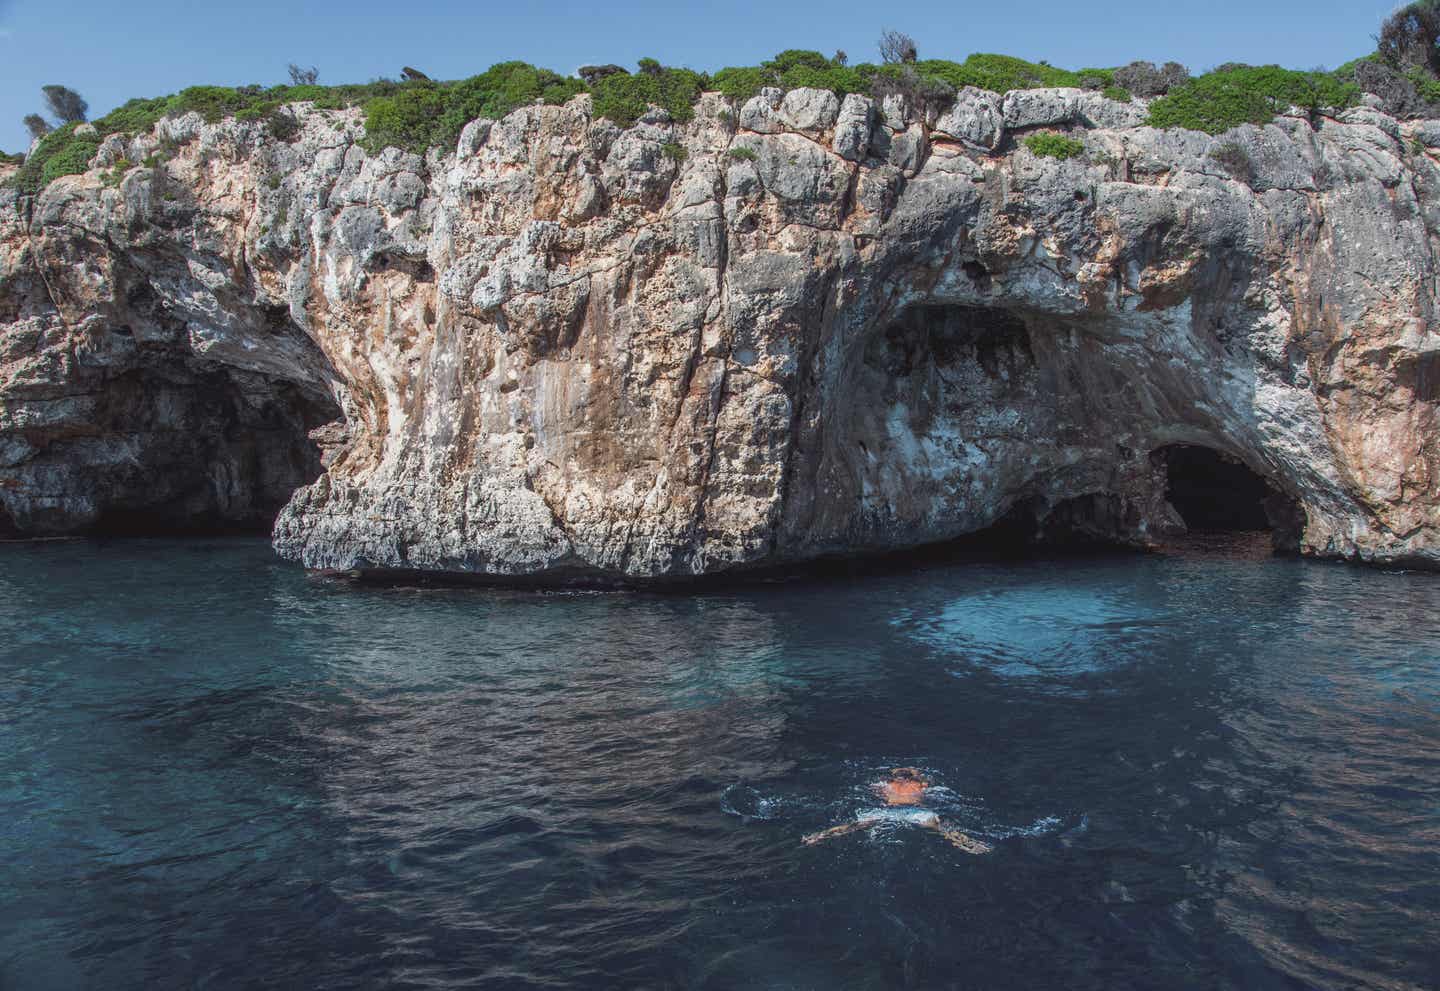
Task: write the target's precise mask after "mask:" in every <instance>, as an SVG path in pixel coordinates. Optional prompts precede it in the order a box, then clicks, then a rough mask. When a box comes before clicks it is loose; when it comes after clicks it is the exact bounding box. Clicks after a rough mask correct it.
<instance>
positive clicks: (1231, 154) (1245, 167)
mask: <svg viewBox="0 0 1440 991" xmlns="http://www.w3.org/2000/svg"><path fill="white" fill-rule="evenodd" d="M1210 159H1211V160H1212V161H1214V162H1215V164H1216V165H1219V166H1220V167H1221V168H1222V169H1224V170H1225V171H1226V172H1228V173H1230V175H1231V177H1232V178H1235V179H1239V180H1240V181H1241V182H1244V183H1249V182H1250V181H1251V180H1252V179H1254V178H1255V163H1254V162H1252V161H1251V160H1250V153H1249V152H1247V151H1246V150H1245V149H1244V148H1242V147H1241V146H1240V145H1238V144H1236V143H1235V142H1233V141H1227V142H1225V143H1224V144H1222V145H1219V146H1218V147H1216V148H1213V149H1212V150H1211V151H1210Z"/></svg>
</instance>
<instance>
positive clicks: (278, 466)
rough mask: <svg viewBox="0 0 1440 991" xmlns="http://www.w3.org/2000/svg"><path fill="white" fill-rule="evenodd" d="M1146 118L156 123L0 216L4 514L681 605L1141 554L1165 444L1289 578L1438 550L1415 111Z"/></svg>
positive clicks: (971, 111)
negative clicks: (851, 559)
mask: <svg viewBox="0 0 1440 991" xmlns="http://www.w3.org/2000/svg"><path fill="white" fill-rule="evenodd" d="M1142 111H1143V104H1139V103H1137V104H1134V105H1121V104H1115V105H1113V106H1110V105H1109V103H1108V101H1105V100H1104V98H1103V97H1101V96H1100V95H1099V94H1096V93H1088V92H1082V91H1079V90H1045V91H1034V92H1031V93H1026V94H1011V96H1010V97H1008V98H1005V99H1003V100H1002V99H1001V98H998V97H995V96H994V94H986V93H981V92H980V91H975V90H964V91H962V92H961V94H960V95H959V98H958V99H957V102H956V104H955V106H954V107H952V108H951V109H950V110H948V111H947V112H945V113H944V114H940V115H938V116H937V117H934V118H933V119H931V118H927V117H926V116H925V115H924V114H923V113H919V112H917V111H916V110H914V109H913V108H911V107H909V106H908V105H907V104H906V102H905V101H903V100H900V99H898V98H896V99H892V100H890V101H887V102H886V104H885V105H884V106H883V107H882V106H877V105H874V104H873V103H872V102H871V101H869V100H867V99H865V98H863V97H858V96H849V97H846V98H845V100H844V101H838V100H836V99H835V97H834V96H833V95H831V94H829V93H825V92H820V91H792V92H791V93H788V94H782V93H781V92H780V91H778V90H774V91H771V90H767V91H766V92H765V93H763V94H761V95H760V96H757V97H756V98H754V99H753V100H751V101H749V102H748V103H747V104H745V106H744V107H743V108H738V112H737V108H735V107H733V106H731V105H730V104H729V103H728V102H727V101H726V100H724V99H723V98H722V97H720V96H719V95H717V94H707V95H706V96H704V97H703V98H702V99H701V102H700V104H699V105H698V106H697V108H696V115H695V118H694V119H693V120H692V121H689V122H687V123H684V124H679V123H675V122H674V121H672V120H671V119H670V118H669V116H668V115H666V114H665V113H663V112H661V111H653V112H652V113H650V114H648V115H646V116H645V117H643V118H642V119H641V120H640V121H639V122H638V123H637V124H636V125H635V126H634V127H632V128H629V129H624V130H622V129H620V128H618V127H616V126H615V125H614V124H612V123H610V122H608V121H603V120H597V119H595V118H594V116H593V111H592V106H591V101H590V99H589V98H588V97H579V98H577V99H575V100H573V101H571V102H570V103H569V104H567V105H566V106H563V107H543V106H536V107H526V108H523V109H521V110H517V111H516V112H514V113H512V114H510V115H509V116H508V117H506V118H505V119H504V120H501V121H495V122H487V123H485V124H483V125H472V126H471V127H467V128H466V130H465V133H464V135H462V138H461V140H460V142H459V145H460V147H459V148H458V149H456V150H447V151H450V153H449V154H441V153H439V152H436V151H432V152H431V154H430V155H429V156H428V157H427V158H426V159H424V160H422V159H421V158H420V157H419V156H415V155H408V154H404V153H401V152H399V151H397V150H395V149H390V150H387V151H386V152H384V153H383V154H380V155H376V156H370V155H367V154H366V153H365V152H364V151H362V150H361V148H360V146H359V144H358V143H357V139H358V138H359V137H360V136H361V134H362V131H361V125H360V121H359V115H358V114H357V113H356V112H354V111H335V112H322V111H316V110H313V109H310V108H308V107H304V106H302V107H301V108H300V110H299V113H298V117H299V121H300V124H301V130H300V133H299V135H298V136H297V137H296V138H295V140H294V141H293V142H291V143H285V142H280V141H277V140H274V139H273V138H270V137H269V136H268V135H267V133H266V132H265V130H264V128H263V125H261V124H259V123H242V122H236V121H226V122H223V123H220V124H213V125H211V124H205V123H203V122H202V121H200V120H199V119H198V118H185V119H181V120H178V121H166V122H163V123H162V124H161V125H160V126H159V127H158V128H157V131H164V132H165V133H164V134H163V135H160V134H157V135H155V136H149V135H146V136H141V137H139V138H135V139H133V140H131V141H130V142H129V147H127V148H123V149H120V148H117V149H111V152H112V153H113V155H112V158H113V157H114V156H120V157H123V158H124V159H126V160H128V161H131V162H134V161H143V160H145V159H146V158H147V156H149V155H151V154H153V153H155V152H157V151H161V140H162V137H163V138H164V140H165V147H166V148H172V149H173V151H171V152H169V153H168V155H169V157H166V158H165V159H164V160H163V161H162V162H159V163H157V164H156V165H155V167H154V168H135V169H132V170H131V171H129V172H128V173H127V174H125V176H124V177H123V179H122V180H121V181H120V182H119V184H118V186H111V185H107V183H106V181H105V179H104V177H103V176H102V174H101V173H100V172H99V171H98V169H97V171H94V172H91V173H90V174H87V175H83V176H75V177H69V178H63V179H60V180H57V181H56V182H54V183H52V184H51V185H50V186H49V187H48V188H47V189H46V190H45V191H44V193H43V194H41V195H40V196H39V197H37V198H35V199H33V200H22V201H19V202H16V203H13V204H6V205H4V206H0V507H3V512H0V525H3V526H7V527H9V528H10V529H11V530H13V531H17V532H20V533H59V532H79V531H84V530H86V529H90V528H93V527H95V526H97V525H99V524H100V523H101V521H103V520H104V519H105V518H106V514H107V513H112V512H118V511H122V510H123V511H125V512H143V513H148V514H151V515H154V516H165V517H166V518H170V519H172V520H173V521H174V523H175V524H176V525H180V524H185V523H194V522H196V521H203V520H211V519H240V518H244V519H252V518H257V517H259V516H263V514H264V513H265V512H267V511H271V510H273V508H274V506H275V505H276V504H278V502H279V500H280V499H281V498H283V494H288V493H289V491H290V490H291V489H294V488H296V487H297V486H298V487H299V488H298V491H295V492H294V495H293V498H291V499H290V500H289V502H288V504H287V505H286V506H285V508H284V510H283V511H282V512H280V514H279V518H278V520H277V521H276V524H275V529H274V535H275V543H276V547H277V548H278V549H279V550H280V552H281V553H282V554H285V555H286V556H288V557H291V558H294V559H296V560H298V561H301V562H303V563H304V564H306V565H307V566H310V567H314V568H336V569H362V570H363V569H375V570H391V569H405V570H424V571H443V572H456V573H466V574H476V575H488V576H512V577H513V576H540V577H554V578H562V577H570V576H578V577H589V578H601V579H662V578H679V577H686V576H695V575H702V574H713V573H717V572H724V571H730V570H735V569H743V568H754V567H760V566H766V565H775V564H782V563H787V562H794V561H800V560H806V559H811V558H815V557H819V556H825V555H835V554H855V553H861V552H870V551H880V550H891V549H897V548H905V547H910V546H914V545H919V544H924V543H930V542H937V541H944V540H948V539H951V538H955V537H958V536H961V535H965V534H969V533H973V532H975V531H978V530H982V529H984V528H987V527H990V526H992V525H994V524H996V523H997V522H999V521H1002V520H1005V521H1008V522H1010V523H1013V522H1014V521H1015V520H1016V519H1022V520H1023V521H1025V526H1026V527H1028V529H1029V530H1030V531H1032V532H1041V533H1052V532H1054V531H1055V530H1056V529H1057V528H1063V529H1067V530H1071V531H1077V532H1083V533H1089V534H1091V535H1100V536H1105V537H1108V538H1109V539H1117V540H1122V541H1128V542H1133V543H1149V542H1151V541H1153V540H1155V539H1157V538H1159V537H1161V536H1163V535H1165V534H1170V533H1173V532H1175V531H1177V530H1179V529H1183V522H1182V521H1181V520H1180V518H1179V516H1177V514H1176V512H1175V510H1174V508H1173V507H1172V506H1171V505H1170V503H1169V502H1168V501H1167V499H1166V494H1165V488H1166V470H1165V464H1164V459H1163V458H1161V457H1159V456H1158V455H1157V452H1160V451H1162V450H1163V449H1165V448H1167V447H1170V446H1173V445H1189V446H1198V447H1205V448H1210V449H1213V450H1216V451H1219V452H1223V453H1224V454H1225V455H1227V456H1229V457H1230V458H1232V459H1234V460H1237V461H1239V462H1242V463H1243V464H1245V465H1246V466H1248V467H1249V468H1250V469H1251V470H1252V471H1254V472H1255V473H1257V474H1258V475H1260V476H1262V477H1263V478H1265V479H1267V480H1268V481H1269V482H1270V484H1271V485H1272V487H1273V488H1274V489H1275V490H1276V491H1277V493H1278V494H1279V496H1281V497H1283V498H1282V499H1281V501H1282V502H1285V503H1287V504H1288V506H1289V509H1288V510H1287V513H1289V514H1290V515H1293V516H1295V517H1296V518H1295V519H1293V520H1292V519H1287V520H1286V521H1285V528H1286V532H1287V533H1289V532H1295V533H1296V536H1295V538H1294V539H1295V540H1296V541H1298V545H1299V547H1300V549H1302V550H1303V551H1304V552H1306V553H1309V554H1314V555H1321V556H1334V557H1345V558H1357V559H1362V560H1366V561H1375V562H1392V561H1393V562H1407V563H1417V564H1424V565H1430V566H1437V565H1440V510H1437V504H1440V487H1437V473H1440V441H1437V436H1440V432H1437V429H1436V427H1437V422H1436V421H1437V414H1436V404H1437V400H1440V334H1437V333H1436V332H1435V331H1434V330H1433V329H1432V327H1433V321H1434V315H1433V313H1434V306H1435V285H1436V274H1437V273H1436V271H1435V266H1434V260H1433V259H1434V251H1433V240H1434V238H1435V234H1436V231H1437V230H1440V211H1437V207H1436V202H1435V191H1436V189H1437V187H1440V168H1437V166H1436V164H1435V162H1434V161H1432V159H1431V157H1430V155H1429V154H1428V152H1424V151H1422V150H1420V149H1424V148H1428V147H1429V145H1430V144H1431V143H1432V142H1431V141H1430V138H1431V135H1430V130H1429V129H1433V128H1434V127H1435V126H1436V125H1434V124H1433V123H1427V122H1414V123H1411V122H1398V121H1395V120H1393V119H1391V118H1388V117H1385V116H1384V115H1383V114H1380V113H1379V112H1378V111H1373V110H1366V111H1365V112H1364V113H1359V112H1354V111H1352V112H1349V113H1347V114H1345V115H1342V116H1341V117H1340V118H1339V119H1332V118H1323V117H1317V118H1315V119H1313V120H1312V119H1309V118H1307V117H1305V116H1303V115H1300V114H1298V113H1297V114H1296V115H1295V116H1287V117H1281V118H1279V119H1277V121H1276V122H1275V123H1273V124H1271V125H1268V126H1266V127H1263V128H1262V127H1251V126H1246V127H1242V128H1239V129H1237V130H1236V131H1234V132H1231V133H1230V134H1227V135H1223V136H1220V137H1216V138H1212V137H1209V136H1207V135H1204V134H1199V133H1195V132H1184V131H1158V130H1155V129H1152V128H1148V127H1144V126H1140V120H1141V119H1142V118H1143V112H1142ZM1035 126H1045V127H1050V128H1057V127H1058V128H1068V129H1069V130H1070V133H1071V135H1072V136H1073V137H1075V138H1077V139H1078V140H1080V141H1081V142H1082V143H1083V145H1084V147H1085V153H1084V154H1083V155H1082V156H1081V157H1079V158H1073V159H1069V160H1064V161H1061V160H1056V159H1051V158H1044V157H1039V156H1037V155H1035V154H1033V153H1032V152H1030V151H1029V150H1028V149H1026V148H1025V147H1024V145H1023V143H1021V142H1020V141H1019V140H1018V139H1019V138H1022V137H1023V136H1024V130H1023V129H1025V128H1032V127H1035ZM1011 128H1020V129H1022V130H1021V131H1020V132H1019V133H1016V132H1014V131H1012V130H1010V129H1011ZM1412 132H1413V133H1412ZM1415 138H1418V140H1412V139H1415ZM177 143H178V144H177ZM673 145H679V146H681V147H682V148H683V151H684V154H683V155H676V154H674V153H673V150H671V149H670V146H673ZM1222 145H1225V146H1234V147H1233V148H1227V150H1226V152H1225V153H1224V154H1223V155H1222V156H1219V157H1218V158H1217V157H1216V156H1214V155H1213V154H1212V153H1213V152H1215V151H1217V149H1219V148H1221V146H1222ZM1236 149H1238V151H1237V150H1236ZM1238 155H1244V156H1245V161H1246V163H1248V165H1247V167H1246V168H1244V169H1239V168H1238V167H1237V166H1236V164H1235V163H1236V162H1237V161H1238V159H1237V156H1238ZM115 160H119V159H118V158H115ZM1222 160H1223V161H1224V162H1225V163H1227V164H1226V165H1222V164H1221V161H1222ZM316 428H320V429H318V430H317V429H316ZM311 431H314V432H315V436H314V437H313V438H311V437H309V436H307V435H308V434H309V433H310V432H311ZM322 456H323V470H322ZM1301 517H1303V519H1300V518H1301ZM1277 525H1279V521H1277Z"/></svg>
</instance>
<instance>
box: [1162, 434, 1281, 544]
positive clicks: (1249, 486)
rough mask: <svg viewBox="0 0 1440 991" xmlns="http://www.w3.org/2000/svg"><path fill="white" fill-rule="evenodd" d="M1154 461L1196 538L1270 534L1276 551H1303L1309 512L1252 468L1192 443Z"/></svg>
mask: <svg viewBox="0 0 1440 991" xmlns="http://www.w3.org/2000/svg"><path fill="white" fill-rule="evenodd" d="M1153 458H1154V460H1155V461H1156V463H1157V464H1159V465H1160V466H1162V467H1163V469H1164V471H1165V479H1166V484H1165V498H1166V500H1167V501H1168V502H1169V504H1170V505H1171V506H1172V507H1173V508H1174V509H1175V512H1176V513H1177V514H1178V515H1179V516H1180V518H1181V519H1182V520H1183V521H1184V523H1185V526H1186V528H1187V530H1188V531H1189V532H1190V533H1191V534H1214V533H1269V534H1271V537H1272V540H1273V543H1274V546H1275V549H1276V550H1279V551H1294V550H1296V549H1298V547H1299V542H1300V536H1301V533H1302V531H1303V530H1304V525H1305V516H1304V510H1303V509H1302V508H1301V507H1300V504H1299V503H1298V502H1297V501H1296V500H1295V499H1294V498H1293V497H1292V496H1290V495H1288V494H1287V493H1285V492H1284V491H1282V490H1281V489H1280V488H1279V487H1277V486H1276V485H1275V484H1274V483H1273V482H1271V481H1270V480H1268V479H1266V478H1265V477H1263V476H1262V475H1260V474H1258V473H1256V472H1255V471H1253V470H1252V469H1251V468H1250V467H1249V466H1248V465H1246V464H1244V463H1243V462H1241V461H1240V460H1238V459H1236V458H1234V457H1231V456H1229V455H1226V454H1223V453H1221V452H1220V451H1216V450H1214V449H1212V448H1208V447H1201V446H1198V445H1191V444H1175V445H1171V446H1168V447H1164V448H1161V449H1160V450H1158V451H1156V452H1155V454H1154V455H1153Z"/></svg>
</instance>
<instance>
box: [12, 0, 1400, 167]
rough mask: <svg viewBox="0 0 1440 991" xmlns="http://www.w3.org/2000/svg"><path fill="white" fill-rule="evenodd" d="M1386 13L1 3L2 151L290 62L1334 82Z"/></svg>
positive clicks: (800, 1)
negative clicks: (995, 64)
mask: <svg viewBox="0 0 1440 991" xmlns="http://www.w3.org/2000/svg"><path fill="white" fill-rule="evenodd" d="M1393 7H1394V0H1358V2H1357V0H1351V2H1348V3H1345V2H1329V0H1211V2H1208V3H1178V4H1177V3H1167V2H1163V0H1160V2H1157V0H1145V2H1133V0H1125V2H1119V3H1084V4H1082V3H1076V2H1075V0H1030V2H1027V3H1016V2H995V0H989V2H986V3H967V2H965V0H908V2H906V3H903V4H896V3H886V2H878V0H868V2H854V0H823V2H821V0H731V2H729V3H724V4H705V3H696V4H682V3H679V2H678V0H677V2H657V0H633V2H632V0H584V2H577V3H559V2H541V0H528V2H527V0H507V2H503V3H494V2H488V0H471V2H457V0H447V2H430V3H427V2H423V0H346V2H344V3H339V2H333V0H330V2H307V0H288V2H280V0H245V2H243V3H226V2H223V0H222V2H218V3H217V2H214V0H186V2H178V0H127V2H125V3H115V2H114V0H106V2H103V3H100V2H92V0H0V150H4V151H17V150H23V149H24V148H25V147H26V145H27V144H28V143H29V138H28V135H27V134H26V131H25V128H24V126H23V124H22V123H21V119H22V118H23V117H24V116H25V115H26V114H27V113H33V112H36V111H38V110H40V109H42V107H41V95H40V87H41V86H43V85H45V84H47V83H61V84H63V85H67V86H70V87H71V88H72V89H75V90H78V91H79V92H80V94H81V95H82V96H84V97H85V99H86V100H88V101H89V103H90V115H91V117H99V116H101V115H103V114H105V113H106V112H108V111H110V110H111V109H113V108H115V107H117V106H119V105H120V104H122V103H124V102H125V101H126V100H128V99H130V98H131V97H135V96H146V97H149V96H161V95H164V94H167V93H173V92H175V91H177V90H180V89H183V88H184V87H186V86H193V85H197V84H201V83H213V84H218V85H243V84H245V83H263V84H273V83H281V82H286V81H288V77H287V73H286V66H287V65H288V64H289V63H291V62H298V63H300V64H302V65H306V66H309V65H314V66H316V67H317V68H318V69H319V70H320V82H322V83H345V82H367V81H369V80H371V79H375V78H377V77H381V76H390V77H394V76H398V75H399V73H400V69H401V68H402V67H403V66H406V65H412V66H415V67H416V68H418V69H421V70H422V71H424V72H425V73H427V74H428V75H430V76H431V77H432V78H436V79H457V78H462V77H465V76H471V75H474V74H476V73H478V72H483V71H484V70H485V69H487V68H488V67H489V66H491V65H492V64H494V63H496V62H502V61H508V60H511V59H521V60H524V61H527V62H532V63H534V64H536V65H540V66H544V67H547V68H551V69H554V70H556V71H559V72H566V73H568V72H573V71H574V70H575V69H576V68H577V67H578V66H581V65H584V64H587V63H597V62H600V63H603V62H616V63H620V64H622V65H626V66H629V67H633V66H634V63H635V60H636V59H639V58H642V57H651V58H656V59H659V60H660V61H661V62H664V63H665V64H667V65H684V66H689V67H690V68H693V69H699V70H710V71H713V70H715V69H719V68H722V67H724V66H727V65H753V64H756V63H758V62H760V61H761V60H763V59H766V58H769V57H770V56H772V55H774V54H775V53H776V52H778V51H782V50H784V49H787V48H810V49H816V50H818V51H821V52H824V53H825V54H827V55H828V54H830V53H832V52H833V51H835V50H836V49H843V50H844V51H846V52H848V53H849V55H850V60H851V61H852V62H862V61H878V59H877V57H876V54H875V39H876V38H877V37H878V36H879V34H880V32H881V31H882V30H884V29H886V28H891V29H895V30H899V31H904V32H905V33H907V34H909V35H911V36H912V37H913V38H914V39H915V40H916V42H917V45H918V48H919V51H920V57H921V58H950V59H955V60H961V59H963V58H964V57H965V56H966V55H968V54H969V53H971V52H1000V53H1004V54H1007V55H1018V56H1021V57H1023V58H1027V59H1031V60H1035V61H1038V60H1040V59H1045V60H1047V61H1049V62H1050V63H1051V64H1053V65H1057V66H1062V67H1064V68H1079V67H1081V66H1109V65H1120V64H1124V63H1126V62H1130V61H1134V60H1135V59H1147V60H1150V61H1154V62H1163V61H1169V60H1172V59H1173V60H1175V61H1178V62H1183V63H1184V64H1185V65H1187V66H1189V67H1190V69H1191V71H1192V72H1199V71H1203V70H1205V69H1208V68H1210V67H1212V66H1214V65H1216V64H1219V63H1221V62H1251V63H1257V64H1268V63H1279V64H1280V65H1284V66H1288V67H1291V68H1301V69H1310V68H1314V67H1316V66H1320V65H1323V66H1328V67H1334V66H1336V65H1339V64H1341V63H1343V62H1346V61H1348V60H1349V59H1352V58H1355V57H1357V56H1359V55H1363V54H1365V53H1366V52H1368V51H1370V50H1371V49H1372V48H1373V47H1374V43H1373V35H1374V33H1375V31H1376V29H1377V26H1378V25H1379V23H1380V21H1381V20H1382V19H1383V18H1384V17H1385V15H1386V14H1388V13H1389V12H1390V10H1392V9H1393Z"/></svg>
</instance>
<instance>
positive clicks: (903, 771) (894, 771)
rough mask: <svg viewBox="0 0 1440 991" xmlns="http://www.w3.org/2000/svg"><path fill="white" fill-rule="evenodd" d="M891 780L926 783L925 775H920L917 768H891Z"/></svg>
mask: <svg viewBox="0 0 1440 991" xmlns="http://www.w3.org/2000/svg"><path fill="white" fill-rule="evenodd" d="M890 779H891V780H892V781H919V782H920V783H921V784H924V783H925V775H923V774H921V773H920V769H919V768H916V767H892V768H890Z"/></svg>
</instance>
